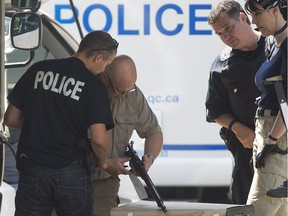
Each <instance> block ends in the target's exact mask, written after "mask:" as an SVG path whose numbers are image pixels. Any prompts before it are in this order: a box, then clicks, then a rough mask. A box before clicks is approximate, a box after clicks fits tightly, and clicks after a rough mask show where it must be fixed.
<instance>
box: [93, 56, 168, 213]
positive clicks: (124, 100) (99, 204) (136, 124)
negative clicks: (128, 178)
mask: <svg viewBox="0 0 288 216" xmlns="http://www.w3.org/2000/svg"><path fill="white" fill-rule="evenodd" d="M98 77H99V78H100V79H101V80H102V81H103V82H104V84H105V86H106V88H107V91H108V95H109V99H110V106H111V110H112V116H113V120H114V124H115V127H114V128H113V130H110V131H109V133H108V136H109V150H108V161H107V165H108V168H107V169H106V171H109V173H113V174H112V175H110V174H109V173H108V172H106V171H104V170H101V169H98V170H97V171H96V174H95V175H94V178H93V186H94V205H93V208H94V210H93V215H94V216H110V211H111V209H112V208H114V207H117V206H118V204H119V198H118V195H117V194H118V191H119V187H120V180H119V177H118V175H120V174H124V175H127V174H129V173H130V172H129V170H127V169H126V167H125V165H126V164H127V162H128V160H129V159H128V158H127V157H125V150H126V147H127V145H128V142H129V140H130V139H131V136H132V133H133V131H134V130H136V132H137V133H138V135H139V137H141V138H145V147H144V156H143V157H142V160H143V163H144V165H145V168H146V170H147V171H148V170H149V168H150V166H151V165H152V164H153V162H154V160H155V159H156V157H157V156H158V155H159V153H160V151H161V149H162V145H163V134H162V131H161V128H160V126H159V124H158V121H157V118H156V116H155V114H154V113H153V111H152V110H151V108H150V107H149V104H148V102H147V100H146V99H145V97H144V95H143V93H142V91H141V90H140V89H139V88H138V87H137V85H135V82H136V79H137V72H136V66H135V63H134V61H133V60H132V59H131V58H130V57H129V56H126V55H121V56H118V57H116V58H115V59H114V60H113V62H112V64H110V65H109V66H107V67H106V69H105V72H103V73H101V74H99V75H98Z"/></svg>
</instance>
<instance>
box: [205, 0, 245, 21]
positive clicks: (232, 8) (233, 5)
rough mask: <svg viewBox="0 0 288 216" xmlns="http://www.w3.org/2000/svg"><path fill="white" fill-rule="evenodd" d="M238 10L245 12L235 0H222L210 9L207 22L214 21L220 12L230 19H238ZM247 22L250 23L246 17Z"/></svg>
mask: <svg viewBox="0 0 288 216" xmlns="http://www.w3.org/2000/svg"><path fill="white" fill-rule="evenodd" d="M240 12H243V13H245V11H244V9H243V8H242V6H241V5H240V4H239V3H238V2H237V1H234V0H223V1H221V2H220V3H219V4H217V5H216V6H215V7H214V8H213V9H212V10H211V12H210V14H209V16H208V23H209V24H210V25H211V24H213V23H215V22H216V21H217V19H218V18H219V16H220V15H221V14H225V15H227V16H228V17H230V18H232V19H235V20H239V19H240ZM245 14H246V13H245ZM247 18H248V17H247ZM247 22H248V24H249V25H250V24H251V23H250V20H249V19H247Z"/></svg>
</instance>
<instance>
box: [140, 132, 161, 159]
mask: <svg viewBox="0 0 288 216" xmlns="http://www.w3.org/2000/svg"><path fill="white" fill-rule="evenodd" d="M162 146H163V134H162V132H158V133H155V134H152V135H150V136H148V137H146V139H145V147H144V155H147V154H150V155H152V156H153V159H154V160H155V159H156V157H157V156H158V155H159V154H160V152H161V149H162Z"/></svg>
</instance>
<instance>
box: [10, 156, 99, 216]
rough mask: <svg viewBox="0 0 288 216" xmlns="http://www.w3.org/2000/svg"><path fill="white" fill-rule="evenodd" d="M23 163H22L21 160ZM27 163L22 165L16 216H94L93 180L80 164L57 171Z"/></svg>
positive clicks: (16, 199) (20, 166)
mask: <svg viewBox="0 0 288 216" xmlns="http://www.w3.org/2000/svg"><path fill="white" fill-rule="evenodd" d="M20 160H22V159H20ZM24 160H27V161H28V162H27V161H24V162H23V161H20V163H19V171H20V178H19V185H18V189H17V192H16V198H15V204H16V212H15V216H28V215H29V216H50V215H51V212H52V209H53V207H54V208H55V210H56V213H57V215H58V216H91V215H92V202H93V200H92V199H93V197H92V194H93V191H92V190H93V189H92V184H91V177H90V175H88V174H87V171H86V169H84V168H81V167H80V165H79V163H72V164H70V165H68V166H67V167H64V168H60V169H55V168H49V167H46V166H42V165H39V164H36V163H33V162H31V161H30V160H29V159H28V158H26V159H24Z"/></svg>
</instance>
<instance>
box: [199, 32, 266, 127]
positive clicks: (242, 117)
mask: <svg viewBox="0 0 288 216" xmlns="http://www.w3.org/2000/svg"><path fill="white" fill-rule="evenodd" d="M264 49H265V38H263V37H261V38H260V40H259V41H258V43H257V49H256V50H255V51H246V52H245V51H239V50H233V49H231V48H226V49H225V50H223V52H222V53H221V54H220V55H219V56H218V57H217V58H216V59H215V61H214V62H213V64H212V67H211V71H210V77H209V85H208V91H207V96H206V102H205V105H206V110H207V112H206V113H207V116H206V120H207V121H208V122H213V121H214V120H215V119H216V118H217V117H219V116H220V115H222V114H225V113H232V115H233V116H234V117H235V118H236V120H237V121H240V122H242V123H243V124H245V125H246V126H248V127H250V128H252V129H254V117H255V112H256V109H257V105H256V104H255V100H256V98H257V97H258V96H260V92H259V90H258V89H257V87H256V85H255V82H254V77H255V74H256V72H257V70H258V68H259V67H260V66H261V64H262V63H263V62H264V60H265V52H264Z"/></svg>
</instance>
